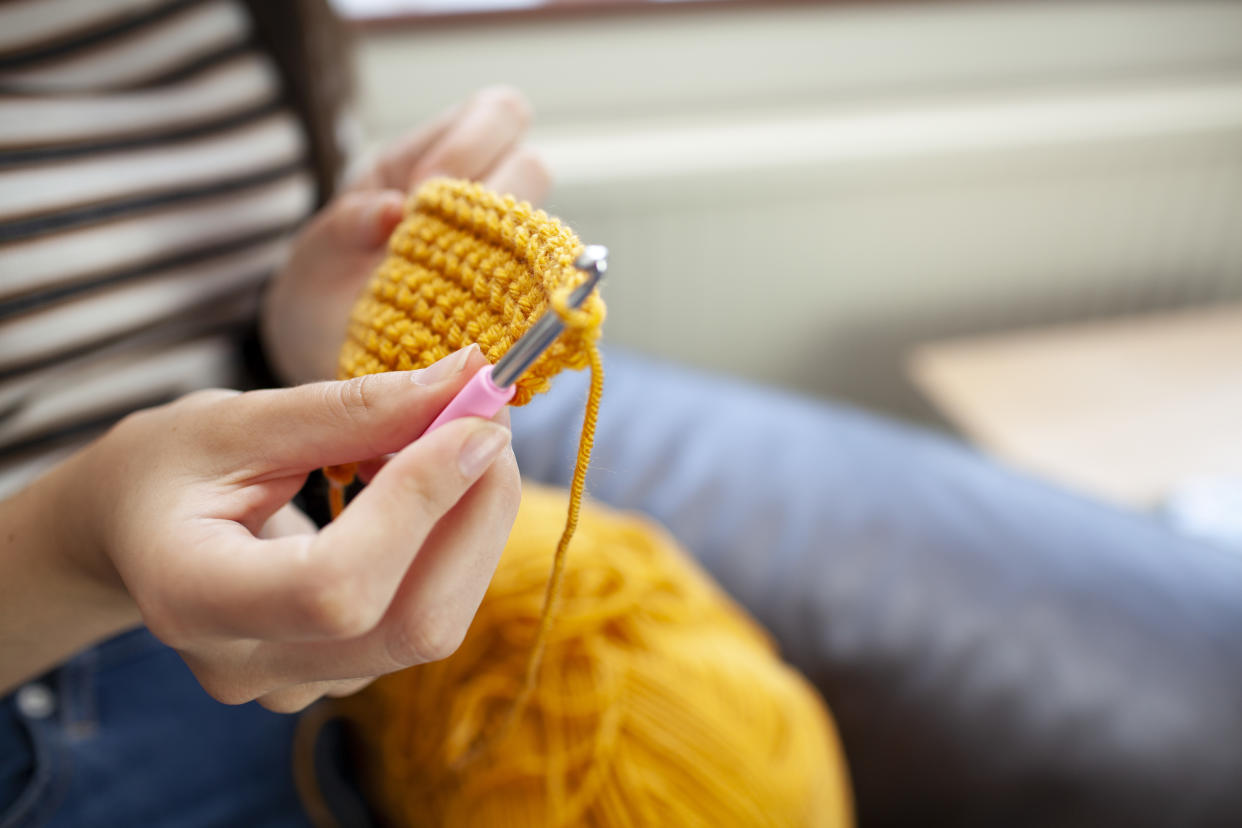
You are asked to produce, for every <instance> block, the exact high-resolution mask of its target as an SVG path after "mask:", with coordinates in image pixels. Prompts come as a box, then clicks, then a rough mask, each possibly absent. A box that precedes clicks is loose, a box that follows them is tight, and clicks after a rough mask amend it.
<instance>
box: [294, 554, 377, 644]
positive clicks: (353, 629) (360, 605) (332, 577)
mask: <svg viewBox="0 0 1242 828" xmlns="http://www.w3.org/2000/svg"><path fill="white" fill-rule="evenodd" d="M334 569H335V568H333V567H322V568H321V570H320V571H319V572H317V573H314V574H312V575H309V576H308V577H306V578H305V579H304V584H303V586H302V588H301V590H299V598H300V601H299V604H300V606H299V609H300V612H301V615H302V617H303V619H304V622H305V624H306V626H307V627H308V628H309V629H310V631H311V632H312V633H314V634H316V635H319V636H322V637H324V638H330V639H342V638H356V637H357V636H360V635H363V634H365V633H366V632H368V631H369V630H371V629H372V628H374V627H375V625H376V624H378V623H379V620H380V617H381V615H382V613H381V612H377V611H376V610H374V609H372V607H373V606H374V605H375V602H372V601H369V600H367V595H366V593H365V590H363V589H362V588H361V585H360V584H359V583H358V578H357V577H356V576H354V575H351V574H347V573H338V572H335V571H334Z"/></svg>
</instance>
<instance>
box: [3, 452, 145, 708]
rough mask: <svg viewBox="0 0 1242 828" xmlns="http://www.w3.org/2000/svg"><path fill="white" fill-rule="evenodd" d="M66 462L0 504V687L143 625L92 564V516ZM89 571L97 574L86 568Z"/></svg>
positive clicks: (117, 587)
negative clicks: (83, 506)
mask: <svg viewBox="0 0 1242 828" xmlns="http://www.w3.org/2000/svg"><path fill="white" fill-rule="evenodd" d="M70 462H72V458H71V461H67V463H66V464H62V466H59V467H57V468H55V469H53V470H52V471H51V472H49V473H48V474H47V475H45V476H44V477H42V478H40V479H39V480H37V481H36V482H35V483H33V484H32V485H31V486H29V487H28V488H26V489H25V490H23V491H22V492H19V493H18V494H17V495H14V496H13V497H12V498H10V499H8V500H6V501H4V502H3V503H0V526H3V528H4V534H3V536H2V538H0V540H3V545H2V546H0V583H3V584H4V588H3V590H0V591H2V592H3V600H0V692H5V691H6V690H8V689H10V688H12V687H13V686H15V685H16V684H18V683H20V682H21V681H24V680H26V679H28V678H30V677H32V676H35V675H38V674H39V673H42V672H43V671H45V670H47V669H49V668H51V667H53V666H55V665H56V664H58V663H60V662H61V661H63V660H64V659H66V658H68V657H69V656H71V655H73V654H74V653H75V652H77V651H78V650H81V649H82V648H84V647H87V646H90V645H91V644H94V643H96V642H98V641H101V640H103V639H105V638H109V637H111V636H112V635H115V634H117V633H119V632H122V631H123V630H126V629H129V628H130V627H134V626H137V625H138V624H140V623H141V622H142V619H141V616H140V615H139V613H138V610H137V608H136V606H135V605H134V603H133V601H132V600H131V599H130V598H129V595H128V593H126V591H125V589H124V587H123V585H121V584H120V580H119V578H116V577H115V572H113V573H112V578H111V580H110V579H109V578H108V577H106V576H105V577H100V574H99V572H98V565H97V564H93V563H91V562H92V561H93V560H94V558H95V555H96V551H95V549H91V548H84V546H85V547H90V546H97V544H89V543H88V541H87V538H88V535H89V534H90V532H91V531H92V530H91V528H90V526H91V524H92V523H93V522H94V521H93V518H92V517H91V516H90V515H89V514H87V513H85V512H83V511H80V509H79V506H78V505H77V503H76V502H75V501H77V500H78V498H79V492H78V490H79V489H81V488H83V487H84V486H86V485H90V481H89V480H83V479H81V478H78V479H76V480H75V479H73V474H72V473H73V472H74V471H75V470H73V469H70V468H67V466H68V464H69V463H70ZM92 570H95V571H92Z"/></svg>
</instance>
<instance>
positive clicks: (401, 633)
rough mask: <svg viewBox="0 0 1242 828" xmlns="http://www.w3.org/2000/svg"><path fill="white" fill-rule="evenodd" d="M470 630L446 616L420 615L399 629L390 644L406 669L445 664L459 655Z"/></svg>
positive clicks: (393, 656) (393, 653)
mask: <svg viewBox="0 0 1242 828" xmlns="http://www.w3.org/2000/svg"><path fill="white" fill-rule="evenodd" d="M468 626H469V625H468V624H462V623H460V622H458V621H457V620H456V619H454V618H451V617H450V616H449V615H448V614H447V613H444V612H435V611H432V612H428V613H422V614H419V615H418V616H416V617H414V618H412V619H410V620H409V621H407V622H406V623H404V624H400V625H398V626H397V628H396V630H395V634H394V635H393V636H392V637H391V639H390V642H389V650H390V655H391V657H392V659H393V661H395V662H396V663H397V664H400V665H402V666H407V665H413V664H426V663H428V662H431V661H442V660H444V659H446V658H448V657H449V656H451V655H452V654H453V653H455V652H457V648H458V647H460V646H461V643H462V642H463V641H464V640H465V639H466V630H467V629H468Z"/></svg>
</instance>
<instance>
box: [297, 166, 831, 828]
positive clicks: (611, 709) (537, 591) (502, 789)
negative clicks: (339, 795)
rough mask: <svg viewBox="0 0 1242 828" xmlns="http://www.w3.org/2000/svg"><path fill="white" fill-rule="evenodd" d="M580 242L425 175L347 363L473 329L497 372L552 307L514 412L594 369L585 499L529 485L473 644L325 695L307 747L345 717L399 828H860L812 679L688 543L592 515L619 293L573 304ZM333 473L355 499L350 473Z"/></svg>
mask: <svg viewBox="0 0 1242 828" xmlns="http://www.w3.org/2000/svg"><path fill="white" fill-rule="evenodd" d="M580 250H581V245H580V243H579V242H578V240H577V238H576V237H575V236H574V235H573V233H571V232H570V231H569V230H568V229H567V228H565V227H563V226H562V225H561V224H559V223H558V222H557V221H556V220H555V219H551V218H549V217H548V216H547V215H545V214H544V213H542V212H540V211H537V210H534V209H532V208H531V207H530V206H529V205H526V204H521V203H518V202H516V201H515V200H513V199H512V198H506V197H501V196H497V195H495V194H492V193H490V192H488V191H486V190H485V189H483V188H481V187H479V186H477V185H474V184H469V183H465V182H459V181H447V180H439V181H434V182H430V183H428V184H426V185H424V186H423V187H422V188H421V189H420V190H419V192H418V193H417V195H416V197H415V198H414V199H413V200H412V201H411V203H410V204H409V207H408V213H407V216H406V218H405V219H404V221H403V222H402V223H401V225H400V226H399V227H398V228H397V230H396V231H395V232H394V234H393V236H392V239H391V241H390V251H389V255H388V257H387V259H386V260H385V262H384V263H383V265H382V266H381V267H380V268H379V270H378V271H377V272H376V273H375V275H374V277H373V278H372V279H371V281H370V283H369V284H368V286H367V288H366V290H365V292H364V293H363V295H362V297H361V298H360V299H359V300H358V303H357V305H356V307H355V308H354V312H353V316H352V320H351V323H350V328H349V340H348V342H346V344H345V346H344V348H343V350H342V352H341V363H340V369H341V370H340V374H341V376H342V377H343V378H346V377H352V376H356V375H359V374H363V373H369V372H378V371H387V370H399V369H413V368H419V367H423V366H425V365H428V364H430V363H432V362H434V361H435V360H437V359H440V358H441V357H443V356H445V355H447V354H448V353H450V352H452V351H454V350H456V349H458V348H460V347H463V346H465V345H468V344H470V343H472V342H477V343H478V344H479V345H480V346H481V348H482V350H483V352H484V353H485V354H486V355H487V356H488V358H489V359H491V360H492V361H493V362H495V361H496V360H497V359H498V358H499V357H500V356H501V355H502V354H503V353H504V352H505V351H506V350H507V349H508V348H509V347H510V346H511V345H512V343H513V342H514V341H515V340H516V339H517V338H518V337H520V336H521V335H522V334H523V333H524V332H525V331H526V330H527V329H528V328H529V327H530V326H531V325H532V324H533V323H534V322H535V321H536V320H537V319H538V318H539V317H540V316H541V315H542V314H543V312H544V311H545V310H546V309H547V308H549V307H552V308H554V309H555V310H556V312H557V313H558V314H560V315H561V317H562V319H564V320H565V322H566V325H567V331H566V333H565V334H564V335H562V337H561V338H560V340H559V341H558V342H557V343H556V344H555V345H554V346H553V347H552V348H550V349H549V350H548V351H547V352H546V353H545V354H544V356H543V357H542V358H541V359H540V360H539V361H538V362H536V363H535V365H534V367H533V369H532V370H531V371H530V372H528V374H527V375H526V376H524V377H523V378H521V379H520V380H519V381H518V387H517V394H516V397H515V399H514V404H518V405H520V404H523V403H525V402H527V401H528V400H530V398H531V396H532V395H533V394H536V393H539V392H540V391H543V390H545V389H546V388H547V387H548V383H549V380H550V379H551V378H552V377H553V376H554V375H555V374H556V373H557V372H559V371H561V370H563V369H564V368H567V367H572V368H581V367H584V366H589V367H590V368H591V372H592V376H591V391H590V395H589V398H588V402H587V406H586V411H585V416H584V420H583V430H582V435H581V437H580V442H579V454H578V459H577V465H576V467H575V469H574V475H573V482H572V484H571V486H570V490H569V492H568V493H565V492H559V491H552V490H543V489H537V488H533V487H529V486H527V487H525V490H524V494H523V501H522V506H521V509H520V510H519V514H518V519H517V524H516V526H515V527H514V531H513V533H512V534H511V536H510V539H509V543H508V545H507V547H506V549H505V553H504V555H503V557H502V560H501V563H500V566H499V568H498V569H497V572H496V575H495V577H494V578H493V581H492V584H491V587H490V588H489V590H488V593H487V596H486V597H485V598H484V600H483V603H482V605H481V606H480V608H479V611H478V614H477V616H476V618H475V622H474V624H473V625H472V627H471V629H470V632H469V633H468V635H467V637H466V640H465V642H464V644H463V645H462V647H461V649H460V650H459V651H458V652H457V653H456V654H455V655H453V656H451V657H449V658H448V659H445V660H444V661H442V662H438V663H435V664H427V665H422V666H419V667H414V668H411V669H409V670H405V671H402V672H400V673H396V674H393V675H391V676H386V677H383V678H380V679H378V680H377V681H376V682H375V683H374V684H372V685H371V686H370V687H369V688H367V689H366V690H364V691H362V692H361V693H359V694H357V695H355V696H353V697H351V698H349V699H345V700H342V701H340V702H336V703H333V705H331V706H325V707H321V708H319V709H318V711H317V712H316V713H315V714H314V715H312V716H311V717H308V718H307V719H305V720H304V723H303V726H302V728H301V729H300V730H299V738H300V739H301V740H302V741H304V742H307V741H313V733H314V731H315V728H316V727H317V724H318V723H321V722H322V720H323V717H325V716H332V715H340V716H343V717H344V718H345V719H346V720H347V721H349V722H350V723H351V724H352V725H353V726H354V729H355V737H356V739H357V743H358V744H359V745H360V747H361V754H360V756H359V757H357V760H358V763H359V765H360V769H361V771H362V779H363V780H364V781H365V787H366V789H367V791H368V792H369V794H370V800H369V801H370V803H371V805H372V806H373V807H375V808H377V809H378V812H379V813H378V816H379V817H380V819H381V821H382V822H383V823H384V824H389V825H393V826H397V828H414V827H415V826H434V827H435V828H441V827H442V826H492V825H499V824H505V825H511V826H532V828H533V827H534V826H566V828H568V826H577V825H586V826H598V827H599V828H622V826H646V825H677V826H704V828H706V827H707V826H722V825H754V826H761V825H768V826H773V828H776V826H824V828H843V827H844V826H846V825H848V824H850V821H851V814H850V797H849V787H848V782H847V780H846V771H845V763H844V760H843V758H842V754H841V750H840V746H839V743H838V740H837V736H836V732H835V730H834V729H833V726H832V722H831V719H830V717H829V716H828V714H827V711H826V710H824V708H823V705H822V702H820V700H819V698H818V696H817V695H816V693H815V691H814V690H813V689H812V688H810V687H809V685H807V683H806V682H805V680H804V679H802V678H801V677H800V676H798V675H797V674H796V673H795V672H794V671H793V670H791V669H790V668H788V667H785V666H784V665H782V664H781V663H780V661H779V659H778V658H776V656H775V652H774V649H773V648H772V646H771V644H770V642H769V641H768V640H767V638H766V636H765V635H764V634H763V633H762V632H761V631H760V630H759V628H758V627H757V625H756V624H755V623H754V622H753V621H751V620H750V619H749V618H748V617H747V616H746V615H745V613H744V612H742V611H741V610H740V609H739V608H738V607H736V606H735V605H734V604H733V603H732V602H731V601H729V600H728V599H727V598H726V597H725V596H724V595H723V594H722V593H720V591H719V590H718V589H717V588H716V587H715V586H714V585H713V584H712V583H711V581H710V579H708V578H707V576H706V575H705V574H703V573H702V572H701V571H700V570H699V569H698V568H697V567H696V566H694V565H693V563H692V562H690V561H689V560H688V559H687V558H686V557H685V556H684V555H683V554H682V553H680V551H679V550H678V549H677V548H676V546H675V544H674V543H673V541H672V539H671V538H669V537H668V536H667V535H665V534H663V533H662V532H660V531H659V530H658V529H656V528H655V527H653V526H651V525H649V524H647V523H645V522H643V521H641V520H638V519H635V518H631V517H625V516H621V515H616V514H613V513H610V512H608V511H606V510H604V509H601V508H599V507H595V506H590V505H588V506H587V507H586V509H585V510H582V509H583V504H582V497H583V487H584V485H585V473H586V467H587V463H588V461H589V458H590V450H591V443H592V440H593V436H594V428H595V419H596V415H597V413H598V406H599V398H600V392H601V383H602V377H603V374H602V371H601V370H600V362H599V353H598V349H597V347H596V340H597V338H598V336H599V327H600V323H601V322H602V320H603V317H604V306H603V303H602V302H601V301H600V300H599V299H598V297H594V296H593V297H592V298H590V299H588V301H587V302H586V304H585V305H584V307H583V308H582V309H581V310H580V311H573V310H571V309H569V308H567V307H566V302H565V300H566V297H567V296H568V293H569V292H570V291H571V290H572V288H573V287H575V286H577V285H579V284H581V282H582V279H583V278H584V274H582V273H581V272H580V271H578V270H576V269H575V268H574V267H573V262H574V259H575V258H576V257H577V255H578V253H579V252H580ZM327 471H328V473H329V478H330V479H331V480H333V481H334V482H335V488H334V491H335V492H336V494H337V502H336V503H335V504H334V509H336V510H338V511H339V508H340V507H341V506H342V505H343V502H342V501H341V499H340V497H339V495H340V492H341V486H342V485H343V484H344V483H345V482H347V481H348V479H349V478H350V477H352V473H353V472H352V468H351V467H344V468H338V469H332V470H327ZM580 510H582V511H581V512H580ZM580 513H581V517H582V527H581V533H580V537H579V538H578V541H576V542H575V548H574V551H573V554H572V555H570V556H568V557H567V554H566V553H567V549H568V544H569V541H570V539H571V538H572V537H574V533H575V529H576V528H577V526H578V521H579V516H580ZM562 525H563V528H562ZM558 533H559V539H557V540H556V542H555V543H553V540H554V539H555V538H557V535H558ZM756 554H762V550H758V549H757V550H756ZM567 560H568V564H567ZM549 570H550V574H549ZM562 591H563V592H564V610H565V611H564V614H563V615H561V614H558V612H557V608H558V607H559V606H560V600H559V598H560V596H561V594H562ZM554 617H555V618H556V619H557V620H556V623H555V625H553V623H552V619H553V618H554ZM545 653H546V663H545V659H544V657H545ZM296 752H297V754H298V755H299V756H300V757H302V758H303V759H307V758H308V757H309V756H310V750H309V748H308V747H307V746H306V745H301V746H300V747H299V748H298V750H297V751H296ZM312 778H313V773H312V772H311V771H310V770H309V764H308V763H305V762H304V763H303V764H302V765H301V766H300V769H299V776H298V779H299V788H300V790H301V791H302V792H303V798H304V800H305V801H306V803H307V805H308V808H309V809H310V812H311V815H312V816H313V817H314V818H315V820H316V821H317V822H318V824H320V825H334V824H335V823H334V820H333V819H332V818H331V816H330V815H329V814H328V811H327V808H326V805H325V804H324V803H323V802H322V799H321V798H320V797H319V796H318V795H317V793H316V786H315V785H314V784H313V782H312V781H311V780H312Z"/></svg>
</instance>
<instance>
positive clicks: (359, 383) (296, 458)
mask: <svg viewBox="0 0 1242 828" xmlns="http://www.w3.org/2000/svg"><path fill="white" fill-rule="evenodd" d="M487 364H488V363H487V359H486V358H485V357H484V356H483V354H482V352H481V351H479V348H478V346H477V345H470V346H468V347H466V348H463V349H461V350H459V351H457V352H455V353H452V354H449V355H448V356H446V357H445V358H444V359H442V360H440V361H439V362H437V363H435V364H433V365H430V366H428V367H427V368H424V369H422V370H421V371H392V372H388V373H382V374H366V375H364V376H361V377H355V378H354V379H350V380H344V381H341V382H316V383H309V384H307V385H300V386H297V387H295V388H281V389H270V390H263V391H250V392H247V393H245V394H239V395H236V396H233V397H228V398H225V399H218V400H216V401H214V402H212V403H209V405H212V406H214V407H215V409H216V410H215V411H212V412H210V413H209V414H208V416H206V417H205V418H204V421H205V422H206V423H208V424H209V425H208V426H207V427H206V428H207V429H209V438H210V443H211V450H212V452H213V453H214V454H216V455H217V457H219V459H220V462H222V463H229V464H231V465H234V466H237V464H241V465H240V467H245V468H248V469H254V470H258V472H259V473H260V474H265V473H270V472H276V471H283V472H295V471H310V470H311V469H315V468H318V467H320V466H332V465H339V464H342V463H352V462H355V461H358V460H365V459H367V458H371V457H376V456H378V455H381V454H389V453H391V452H395V451H400V450H401V449H402V448H404V447H405V446H407V445H409V444H410V443H411V442H413V441H414V440H415V439H417V438H418V437H419V436H420V435H421V434H422V433H423V432H424V431H426V429H427V426H429V425H430V424H431V421H432V420H434V419H435V417H436V415H438V414H439V413H440V411H441V410H443V409H444V407H445V406H446V405H448V404H449V402H450V401H451V400H452V399H453V396H454V395H455V394H456V393H457V392H458V391H459V390H460V389H461V387H462V386H463V385H465V384H466V382H467V380H469V379H470V377H471V376H473V375H474V374H475V373H476V372H477V371H478V370H479V369H480V368H482V367H483V366H485V365H487Z"/></svg>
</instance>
